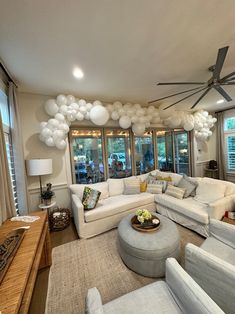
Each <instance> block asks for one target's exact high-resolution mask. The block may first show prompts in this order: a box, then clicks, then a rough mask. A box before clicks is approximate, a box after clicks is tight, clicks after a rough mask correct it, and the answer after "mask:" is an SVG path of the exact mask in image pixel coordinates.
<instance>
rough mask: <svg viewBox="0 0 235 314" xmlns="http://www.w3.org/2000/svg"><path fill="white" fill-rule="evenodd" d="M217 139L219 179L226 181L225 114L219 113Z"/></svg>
mask: <svg viewBox="0 0 235 314" xmlns="http://www.w3.org/2000/svg"><path fill="white" fill-rule="evenodd" d="M216 125H217V139H216V159H217V163H218V170H219V179H220V180H226V179H227V173H226V160H225V147H224V145H225V144H224V113H223V112H218V113H217V123H216Z"/></svg>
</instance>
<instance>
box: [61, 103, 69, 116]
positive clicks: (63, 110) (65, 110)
mask: <svg viewBox="0 0 235 314" xmlns="http://www.w3.org/2000/svg"><path fill="white" fill-rule="evenodd" d="M59 112H60V113H61V114H63V115H66V114H67V112H68V106H66V105H62V106H60V108H59Z"/></svg>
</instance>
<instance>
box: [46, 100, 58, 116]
mask: <svg viewBox="0 0 235 314" xmlns="http://www.w3.org/2000/svg"><path fill="white" fill-rule="evenodd" d="M45 110H46V113H47V114H49V116H54V115H55V114H56V113H57V112H58V110H59V108H58V106H57V104H56V102H55V99H48V100H47V101H46V103H45Z"/></svg>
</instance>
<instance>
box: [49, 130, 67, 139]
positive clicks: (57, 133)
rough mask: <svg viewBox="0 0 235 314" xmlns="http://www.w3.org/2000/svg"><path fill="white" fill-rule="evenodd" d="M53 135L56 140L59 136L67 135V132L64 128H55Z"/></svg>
mask: <svg viewBox="0 0 235 314" xmlns="http://www.w3.org/2000/svg"><path fill="white" fill-rule="evenodd" d="M52 137H53V139H54V141H56V139H58V138H60V139H62V138H63V137H65V133H64V131H62V130H55V131H54V132H53V134H52Z"/></svg>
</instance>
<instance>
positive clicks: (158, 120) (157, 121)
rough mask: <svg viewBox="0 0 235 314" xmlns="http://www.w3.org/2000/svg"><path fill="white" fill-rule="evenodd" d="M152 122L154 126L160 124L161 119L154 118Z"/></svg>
mask: <svg viewBox="0 0 235 314" xmlns="http://www.w3.org/2000/svg"><path fill="white" fill-rule="evenodd" d="M151 122H152V123H154V124H159V123H161V119H160V117H153V119H152V121H151Z"/></svg>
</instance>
